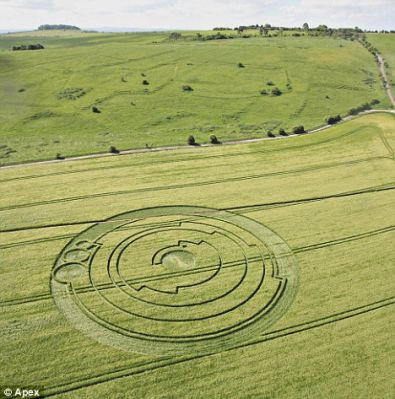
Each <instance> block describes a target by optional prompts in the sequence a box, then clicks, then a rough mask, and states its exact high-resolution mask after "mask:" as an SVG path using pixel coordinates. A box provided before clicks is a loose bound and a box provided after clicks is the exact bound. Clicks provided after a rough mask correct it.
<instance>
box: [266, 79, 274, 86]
mask: <svg viewBox="0 0 395 399" xmlns="http://www.w3.org/2000/svg"><path fill="white" fill-rule="evenodd" d="M266 84H267V85H268V86H274V83H273V82H272V81H271V80H269V81H268V82H266Z"/></svg>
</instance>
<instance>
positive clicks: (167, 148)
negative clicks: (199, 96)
mask: <svg viewBox="0 0 395 399" xmlns="http://www.w3.org/2000/svg"><path fill="white" fill-rule="evenodd" d="M383 112H384V113H392V114H395V110H388V109H384V110H370V111H364V112H361V113H360V114H358V115H353V116H347V117H345V118H344V119H343V121H342V122H340V123H344V122H346V121H350V120H353V119H356V118H360V117H362V116H364V115H368V114H372V113H383ZM334 126H336V125H324V126H320V127H317V128H314V129H312V130H310V131H309V132H307V133H306V134H311V133H319V132H322V131H324V130H327V129H330V128H332V127H334ZM303 135H304V134H302V135H300V134H290V135H288V136H277V137H275V138H271V137H262V138H255V139H243V140H231V141H226V142H223V143H222V144H223V145H234V144H250V143H256V142H261V141H266V140H282V139H291V138H296V137H301V136H303ZM335 139H336V138H335ZM311 145H316V143H313V144H311ZM212 146H214V145H213V144H202V145H200V147H212ZM307 146H308V145H307ZM301 147H303V146H301ZM293 148H297V147H293ZM299 148H300V147H299ZM182 149H184V150H185V149H191V146H188V145H176V146H164V147H156V148H149V149H147V148H140V149H132V150H123V151H120V153H119V154H117V155H114V154H110V153H97V154H88V155H81V156H75V157H69V158H66V159H64V160H57V159H55V160H54V159H52V160H39V161H34V162H24V163H15V164H11V165H2V166H1V165H0V170H1V169H15V168H18V167H24V166H34V165H47V164H59V163H65V162H70V161H79V160H85V159H94V158H103V157H114V156H120V155H131V154H144V153H153V152H163V151H174V150H182ZM282 150H283V149H279V150H277V151H282Z"/></svg>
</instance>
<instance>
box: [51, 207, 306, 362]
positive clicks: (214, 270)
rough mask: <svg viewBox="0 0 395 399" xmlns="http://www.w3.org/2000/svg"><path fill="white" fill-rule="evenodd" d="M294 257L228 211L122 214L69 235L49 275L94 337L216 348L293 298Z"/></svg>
mask: <svg viewBox="0 0 395 399" xmlns="http://www.w3.org/2000/svg"><path fill="white" fill-rule="evenodd" d="M298 281H299V274H298V268H297V263H296V259H295V257H294V255H293V253H292V251H291V249H290V248H289V246H288V245H287V244H286V243H285V242H284V241H283V240H282V239H281V238H280V237H279V236H278V235H277V234H275V233H274V232H273V231H271V230H270V229H268V228H267V227H266V226H264V225H262V224H260V223H258V222H256V221H254V220H252V219H249V218H247V217H245V216H241V215H238V214H234V213H231V212H228V211H223V210H216V209H211V208H202V207H192V206H163V207H156V208H146V209H140V210H134V211H130V212H126V213H123V214H120V215H117V216H114V217H112V218H110V219H107V220H106V221H104V222H100V223H97V224H95V225H93V226H92V227H90V228H88V229H87V230H85V231H83V232H82V233H80V234H79V235H77V236H76V237H74V238H73V239H72V240H71V241H70V242H69V243H68V244H67V245H66V247H65V248H64V249H63V251H62V252H61V253H60V254H59V256H58V258H57V260H56V262H55V265H54V267H53V270H52V274H51V291H52V295H53V298H54V300H55V302H56V304H57V306H58V307H59V309H60V310H61V311H62V312H63V313H64V315H65V316H66V318H67V319H68V320H69V321H70V322H71V323H72V324H73V325H74V326H75V327H76V328H78V329H79V330H81V331H82V332H84V333H85V334H87V335H89V336H91V337H92V338H94V339H96V340H97V341H99V342H102V343H104V344H107V345H111V346H113V347H116V348H120V349H123V350H128V351H133V352H139V353H147V354H153V355H169V354H182V353H206V352H216V351H220V350H223V349H227V348H229V347H232V346H235V345H238V344H241V343H243V342H245V341H248V340H249V339H253V338H254V337H257V336H258V335H259V334H260V333H262V332H263V331H264V330H266V329H267V328H268V327H270V326H271V325H272V324H273V323H275V322H276V321H277V320H278V319H279V318H280V317H281V316H282V315H283V314H284V313H285V312H286V311H287V310H288V308H289V306H290V305H291V303H292V301H293V299H294V297H295V294H296V292H297V288H298Z"/></svg>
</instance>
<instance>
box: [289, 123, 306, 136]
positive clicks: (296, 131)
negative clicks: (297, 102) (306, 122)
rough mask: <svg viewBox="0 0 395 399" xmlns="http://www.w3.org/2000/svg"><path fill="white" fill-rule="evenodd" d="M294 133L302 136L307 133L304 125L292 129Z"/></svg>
mask: <svg viewBox="0 0 395 399" xmlns="http://www.w3.org/2000/svg"><path fill="white" fill-rule="evenodd" d="M292 132H293V133H294V134H302V133H305V132H306V131H305V130H304V126H303V125H300V126H295V127H294V128H293V129H292Z"/></svg>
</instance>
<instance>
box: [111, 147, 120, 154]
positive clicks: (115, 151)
mask: <svg viewBox="0 0 395 399" xmlns="http://www.w3.org/2000/svg"><path fill="white" fill-rule="evenodd" d="M110 152H111V154H119V150H118V149H117V148H116V147H114V146H113V145H112V146H111V147H110Z"/></svg>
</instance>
